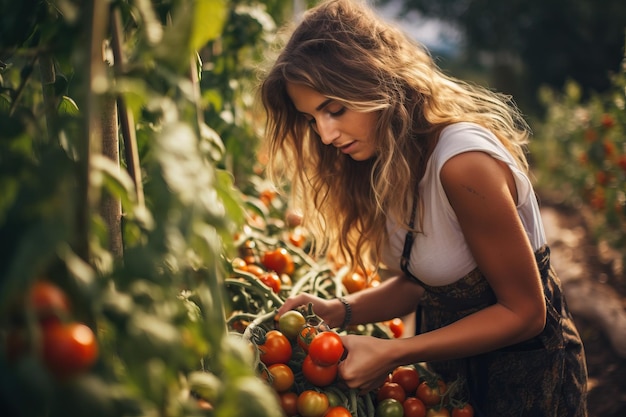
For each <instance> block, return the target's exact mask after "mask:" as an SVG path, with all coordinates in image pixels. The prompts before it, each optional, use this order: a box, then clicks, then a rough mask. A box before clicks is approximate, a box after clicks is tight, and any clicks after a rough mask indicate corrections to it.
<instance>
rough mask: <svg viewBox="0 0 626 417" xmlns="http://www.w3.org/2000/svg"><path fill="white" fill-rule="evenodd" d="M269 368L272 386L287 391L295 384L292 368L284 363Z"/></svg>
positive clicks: (279, 390)
mask: <svg viewBox="0 0 626 417" xmlns="http://www.w3.org/2000/svg"><path fill="white" fill-rule="evenodd" d="M267 370H268V371H269V373H270V376H271V381H272V387H273V388H274V389H275V390H276V391H277V392H285V391H287V390H288V389H289V388H291V387H292V386H293V381H294V375H293V371H292V370H291V368H290V367H289V366H287V365H285V364H284V363H275V364H273V365H270V366H269V367H268V368H267Z"/></svg>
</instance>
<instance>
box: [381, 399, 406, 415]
mask: <svg viewBox="0 0 626 417" xmlns="http://www.w3.org/2000/svg"><path fill="white" fill-rule="evenodd" d="M403 415H404V408H403V407H402V403H401V402H400V401H398V400H396V399H393V398H387V399H386V400H382V401H381V402H379V403H378V405H377V406H376V413H375V416H376V417H403Z"/></svg>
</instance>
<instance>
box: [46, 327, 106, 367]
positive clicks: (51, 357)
mask: <svg viewBox="0 0 626 417" xmlns="http://www.w3.org/2000/svg"><path fill="white" fill-rule="evenodd" d="M42 340H43V350H42V356H43V361H44V363H45V364H46V366H47V367H48V369H50V371H51V372H52V373H53V374H54V375H56V376H58V377H68V376H72V375H75V374H77V373H80V372H83V371H86V370H87V369H89V368H90V367H91V366H92V365H93V364H94V362H95V361H96V358H97V357H98V344H97V342H96V336H95V335H94V333H93V331H92V330H91V329H90V328H89V327H88V326H86V325H84V324H81V323H51V324H49V325H47V326H44V327H43V338H42Z"/></svg>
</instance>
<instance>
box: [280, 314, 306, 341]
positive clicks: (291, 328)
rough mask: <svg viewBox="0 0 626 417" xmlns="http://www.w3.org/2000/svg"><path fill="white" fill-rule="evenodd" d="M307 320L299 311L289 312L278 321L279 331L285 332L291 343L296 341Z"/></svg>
mask: <svg viewBox="0 0 626 417" xmlns="http://www.w3.org/2000/svg"><path fill="white" fill-rule="evenodd" d="M305 324H306V319H305V318H304V316H303V315H302V313H300V312H299V311H298V310H289V311H287V312H285V314H283V315H281V316H280V318H279V319H278V330H280V331H281V332H283V334H284V335H285V336H287V339H289V340H290V341H293V340H296V337H298V335H299V334H300V330H302V327H303V326H304V325H305Z"/></svg>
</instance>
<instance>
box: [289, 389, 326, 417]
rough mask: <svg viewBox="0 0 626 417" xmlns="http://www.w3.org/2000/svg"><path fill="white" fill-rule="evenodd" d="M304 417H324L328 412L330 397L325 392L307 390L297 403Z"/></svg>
mask: <svg viewBox="0 0 626 417" xmlns="http://www.w3.org/2000/svg"><path fill="white" fill-rule="evenodd" d="M296 405H297V406H298V413H300V415H301V416H302V417H322V416H323V415H324V413H326V410H328V406H329V405H328V397H327V396H326V394H324V393H323V392H318V391H315V390H305V391H302V393H301V394H300V395H299V396H298V401H297V403H296Z"/></svg>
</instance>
